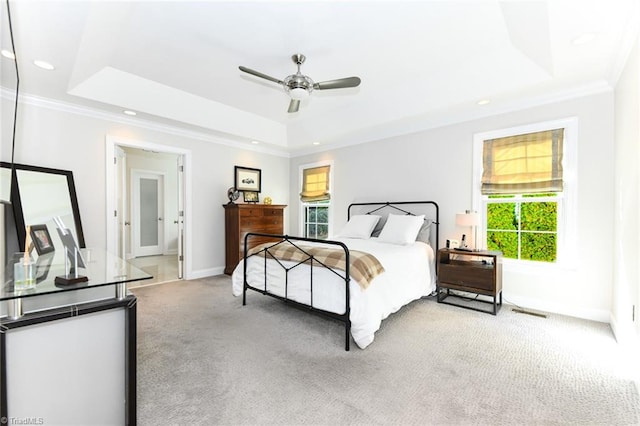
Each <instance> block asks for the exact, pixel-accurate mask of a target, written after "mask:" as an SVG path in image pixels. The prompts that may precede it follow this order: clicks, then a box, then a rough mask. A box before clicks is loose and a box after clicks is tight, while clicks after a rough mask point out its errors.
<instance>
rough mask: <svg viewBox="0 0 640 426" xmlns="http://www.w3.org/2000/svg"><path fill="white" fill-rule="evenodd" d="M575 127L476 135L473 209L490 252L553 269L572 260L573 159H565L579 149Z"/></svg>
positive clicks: (560, 125) (568, 124) (546, 126)
mask: <svg viewBox="0 0 640 426" xmlns="http://www.w3.org/2000/svg"><path fill="white" fill-rule="evenodd" d="M553 125H558V126H557V127H553ZM572 126H575V120H566V121H561V122H554V123H547V124H539V125H536V126H527V127H523V128H520V129H509V130H507V131H503V132H496V133H495V134H483V135H476V138H475V142H474V144H475V146H474V156H475V165H476V166H475V169H476V170H474V179H475V183H474V187H475V188H476V194H475V195H474V201H475V202H474V207H476V208H477V210H479V212H480V214H481V218H482V220H481V228H483V229H482V232H481V236H482V238H481V240H480V241H482V240H484V241H483V242H484V246H485V247H486V248H487V249H488V250H499V251H502V253H503V255H504V257H505V258H507V259H514V260H520V261H536V262H546V263H549V264H554V263H557V262H558V260H559V259H562V258H566V257H567V256H568V254H569V250H568V249H567V247H568V242H569V241H573V239H572V235H573V228H574V226H575V225H572V224H571V222H572V221H569V220H568V217H569V215H570V214H571V213H572V209H571V203H570V202H569V201H571V198H572V197H571V195H570V194H571V193H572V192H573V191H575V189H574V188H575V185H572V184H573V174H574V169H575V166H574V164H575V163H574V160H573V158H574V154H573V152H571V155H569V156H568V157H567V156H566V151H567V150H569V151H573V145H574V144H575V141H574V140H575V131H574V128H573V127H572ZM527 130H530V131H527ZM573 222H575V221H573Z"/></svg>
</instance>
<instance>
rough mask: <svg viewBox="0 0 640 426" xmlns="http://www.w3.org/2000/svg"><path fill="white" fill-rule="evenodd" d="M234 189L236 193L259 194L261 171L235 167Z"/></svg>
mask: <svg viewBox="0 0 640 426" xmlns="http://www.w3.org/2000/svg"><path fill="white" fill-rule="evenodd" d="M234 187H235V188H236V189H237V190H238V191H252V192H260V191H261V190H262V170H260V169H252V168H249V167H242V166H235V167H234Z"/></svg>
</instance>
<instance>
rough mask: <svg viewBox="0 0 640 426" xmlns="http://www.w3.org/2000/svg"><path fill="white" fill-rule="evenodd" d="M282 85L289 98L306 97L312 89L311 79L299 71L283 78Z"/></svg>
mask: <svg viewBox="0 0 640 426" xmlns="http://www.w3.org/2000/svg"><path fill="white" fill-rule="evenodd" d="M283 85H284V90H285V91H286V92H287V94H288V95H289V96H290V97H291V99H298V100H299V99H306V98H307V97H309V95H310V94H311V92H312V91H313V80H311V79H310V78H309V77H307V76H306V75H302V74H300V73H297V74H292V75H290V76H288V77H287V78H285V79H284V82H283Z"/></svg>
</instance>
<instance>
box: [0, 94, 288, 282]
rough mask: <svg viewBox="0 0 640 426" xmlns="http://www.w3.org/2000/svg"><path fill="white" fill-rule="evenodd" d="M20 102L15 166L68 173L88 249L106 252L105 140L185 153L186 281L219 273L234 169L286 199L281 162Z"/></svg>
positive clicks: (5, 153) (5, 156)
mask: <svg viewBox="0 0 640 426" xmlns="http://www.w3.org/2000/svg"><path fill="white" fill-rule="evenodd" d="M26 101H27V102H28V103H21V104H20V107H19V116H18V117H19V124H18V134H17V143H16V154H15V160H16V162H17V163H23V164H32V165H38V166H44V167H53V168H57V169H66V170H71V171H73V173H74V177H75V182H76V190H77V193H78V201H79V205H80V214H81V218H82V225H83V228H84V234H85V240H86V244H87V246H88V247H100V248H106V221H107V217H106V193H105V192H106V190H105V185H106V183H105V174H106V158H105V156H106V154H105V138H106V136H107V135H111V136H114V137H118V138H123V139H129V140H139V141H145V142H152V143H155V144H160V145H164V146H173V147H178V148H181V149H185V150H190V151H191V154H192V170H191V173H192V184H193V187H192V195H193V196H192V200H191V206H190V208H191V220H192V221H191V224H190V226H191V229H192V230H193V232H192V238H191V241H189V242H187V247H186V251H187V256H191V270H187V271H186V276H187V278H195V277H200V276H206V275H212V274H215V273H221V271H222V270H223V269H224V209H223V208H222V204H224V203H226V202H227V201H228V199H227V198H226V192H227V188H229V187H231V186H233V173H234V170H233V167H234V165H242V166H247V167H255V168H260V169H262V179H263V182H262V185H263V190H262V194H261V195H262V196H264V195H270V196H271V197H272V198H273V202H274V203H286V202H287V200H288V198H289V194H288V185H289V159H288V158H285V157H280V156H276V155H271V154H266V153H261V152H255V151H250V150H244V149H238V148H233V147H230V146H228V145H222V144H216V143H212V142H211V141H212V140H214V139H213V137H212V138H211V139H210V140H200V139H194V138H191V137H186V136H179V135H176V134H169V133H165V132H161V131H157V130H150V129H148V128H143V127H137V126H136V125H135V124H123V123H122V122H116V121H111V120H109V119H108V117H104V115H100V114H97V115H96V116H88V115H82V114H77V113H73V112H67V111H61V110H57V109H52V108H50V107H48V106H47V105H48V104H45V105H44V106H41V105H34V104H33V103H32V102H30V101H29V99H27V100H26ZM3 102H5V100H3ZM131 123H135V120H133V121H131ZM5 134H6V132H5V129H4V128H3V129H2V136H3V144H2V151H1V153H0V155H1V157H0V158H1V159H2V160H4V161H7V160H9V159H10V146H9V147H7V146H5V145H8V144H5V143H4V140H5V139H4V137H5ZM222 142H223V143H229V142H228V141H222ZM187 208H189V206H187ZM286 214H287V213H286V212H285V220H286V219H287V217H286ZM285 223H286V222H285ZM285 226H286V225H285Z"/></svg>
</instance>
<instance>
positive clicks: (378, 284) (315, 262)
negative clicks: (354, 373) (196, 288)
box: [232, 201, 439, 351]
mask: <svg viewBox="0 0 640 426" xmlns="http://www.w3.org/2000/svg"><path fill="white" fill-rule="evenodd" d="M347 218H348V222H347V224H346V225H345V226H344V227H343V229H342V230H341V231H340V232H338V234H337V235H336V236H335V237H333V238H332V239H331V240H318V239H310V238H300V237H292V236H287V235H273V234H262V233H249V234H247V235H246V236H245V241H244V247H245V248H244V258H243V259H242V260H241V261H240V263H239V264H238V266H237V267H236V268H235V270H234V272H233V274H232V287H233V288H232V290H233V294H234V295H235V296H242V299H243V301H242V303H243V305H246V301H247V291H248V290H252V291H255V292H258V293H262V294H265V295H268V296H271V297H275V298H277V299H281V300H283V301H285V302H287V303H291V304H293V305H296V306H299V307H303V308H305V309H309V310H313V311H315V312H319V313H321V314H323V315H326V316H329V317H331V318H335V319H338V320H340V321H342V322H343V323H344V325H345V350H347V351H348V350H349V347H350V337H353V340H354V342H355V343H356V344H357V345H358V347H360V348H362V349H364V348H366V347H367V346H369V345H370V344H371V343H372V342H373V340H374V335H375V332H376V331H377V330H378V329H379V328H380V325H381V322H382V320H383V319H385V318H387V317H388V316H389V315H390V314H392V313H394V312H396V311H398V310H399V309H400V308H402V307H403V306H405V305H407V304H408V303H410V302H412V301H414V300H417V299H420V298H422V297H424V296H428V295H430V294H432V293H433V292H434V291H435V289H436V270H435V267H436V266H435V251H436V250H435V248H437V247H438V243H439V207H438V205H437V203H435V202H433V201H403V202H383V203H354V204H351V205H350V206H349V208H348V210H347ZM265 237H269V238H271V239H272V241H273V242H269V243H263V244H260V245H257V246H254V245H252V244H251V239H252V238H255V239H264V238H265Z"/></svg>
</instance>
